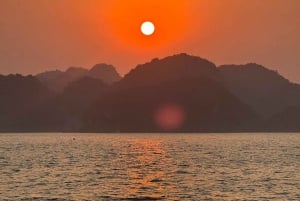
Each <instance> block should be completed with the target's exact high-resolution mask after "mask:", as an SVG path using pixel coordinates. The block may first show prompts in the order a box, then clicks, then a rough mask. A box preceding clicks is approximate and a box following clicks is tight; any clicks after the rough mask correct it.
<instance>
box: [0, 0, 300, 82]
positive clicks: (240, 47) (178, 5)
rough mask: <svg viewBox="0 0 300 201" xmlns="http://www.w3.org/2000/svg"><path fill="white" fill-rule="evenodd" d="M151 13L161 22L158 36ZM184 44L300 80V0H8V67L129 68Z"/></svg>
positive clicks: (4, 53)
mask: <svg viewBox="0 0 300 201" xmlns="http://www.w3.org/2000/svg"><path fill="white" fill-rule="evenodd" d="M144 20H152V21H154V23H155V24H156V28H157V29H156V32H155V34H154V35H153V36H151V37H145V36H143V35H141V33H140V31H139V28H140V27H139V25H140V23H141V22H142V21H144ZM180 52H186V53H189V54H193V55H198V56H200V57H204V58H207V59H209V60H211V61H213V62H215V63H216V64H217V65H220V64H232V63H235V64H241V63H242V64H243V63H247V62H256V63H259V64H262V65H265V66H267V67H268V68H271V69H274V70H278V71H279V72H280V73H281V74H282V75H284V76H286V77H287V78H289V79H290V80H292V81H294V82H299V83H300V1H299V0H248V1H247V0H26V1H25V0H0V74H8V73H23V74H28V73H38V72H42V71H44V70H51V69H66V68H67V67H69V66H82V67H86V68H90V67H91V66H92V65H94V64H96V63H102V62H105V63H110V64H113V65H114V66H116V68H117V70H118V71H119V72H120V73H121V74H124V73H127V72H128V71H129V70H130V69H131V68H134V67H135V66H136V64H138V63H144V62H147V61H149V60H151V59H152V58H154V57H164V56H168V55H172V54H176V53H180Z"/></svg>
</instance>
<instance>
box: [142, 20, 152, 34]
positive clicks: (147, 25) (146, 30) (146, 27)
mask: <svg viewBox="0 0 300 201" xmlns="http://www.w3.org/2000/svg"><path fill="white" fill-rule="evenodd" d="M141 32H142V33H143V34H144V35H145V36H151V35H152V34H153V33H154V32H155V26H154V24H153V22H151V21H145V22H143V23H142V24H141Z"/></svg>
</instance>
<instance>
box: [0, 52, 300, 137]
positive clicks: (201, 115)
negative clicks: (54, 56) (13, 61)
mask: <svg viewBox="0 0 300 201" xmlns="http://www.w3.org/2000/svg"><path fill="white" fill-rule="evenodd" d="M0 97H1V99H0V132H196V133H197V132H293V131H294V132H297V131H300V123H299V121H300V85H298V84H295V83H291V82H290V81H288V80H287V79H285V78H284V77H282V76H281V75H279V74H278V73H277V72H275V71H272V70H269V69H267V68H265V67H263V66H261V65H258V64H255V63H250V64H246V65H223V66H219V67H217V66H216V65H215V64H213V63H212V62H210V61H207V60H205V59H202V58H200V57H196V56H190V55H187V54H178V55H174V56H169V57H166V58H163V59H153V60H152V61H151V62H149V63H145V64H142V65H138V66H137V67H136V68H134V69H133V70H131V71H130V72H129V73H128V74H127V75H125V76H124V77H123V78H122V77H121V76H120V75H119V74H118V72H117V71H116V70H115V68H114V67H113V66H111V65H107V64H97V65H95V66H94V67H93V68H91V69H90V70H87V69H84V68H78V67H71V68H69V69H68V70H66V71H58V70H56V71H47V72H44V73H41V74H38V75H36V76H31V75H30V76H22V75H18V74H17V75H7V76H4V75H0Z"/></svg>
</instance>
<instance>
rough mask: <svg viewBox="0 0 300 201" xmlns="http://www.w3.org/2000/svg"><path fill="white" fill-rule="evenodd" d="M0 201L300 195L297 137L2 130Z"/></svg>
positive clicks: (280, 197)
mask: <svg viewBox="0 0 300 201" xmlns="http://www.w3.org/2000/svg"><path fill="white" fill-rule="evenodd" d="M0 200H13V201H18V200H22V201H30V200H34V201H40V200H41V201H46V200H56V201H60V200H76V201H77V200H100V201H102V200H104V201H106V200H300V134H198V135H197V134H161V135H158V134H141V135H133V134H122V135H121V134H120V135H116V134H1V135H0Z"/></svg>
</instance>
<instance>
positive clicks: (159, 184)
mask: <svg viewBox="0 0 300 201" xmlns="http://www.w3.org/2000/svg"><path fill="white" fill-rule="evenodd" d="M126 156H127V157H128V158H127V159H126V161H127V164H126V171H127V176H128V186H127V187H126V189H125V190H124V193H126V194H127V195H126V197H128V198H130V197H135V196H136V195H137V194H141V193H142V194H143V195H144V196H145V197H149V198H153V199H155V198H157V199H158V198H162V197H163V196H164V195H166V191H167V190H168V188H171V187H172V186H171V185H166V183H164V178H165V177H166V172H165V169H166V168H165V165H166V164H168V162H167V161H166V160H168V158H167V157H166V155H165V151H164V149H163V146H162V143H161V141H159V140H149V139H132V140H130V142H129V144H128V150H127V154H126Z"/></svg>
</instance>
